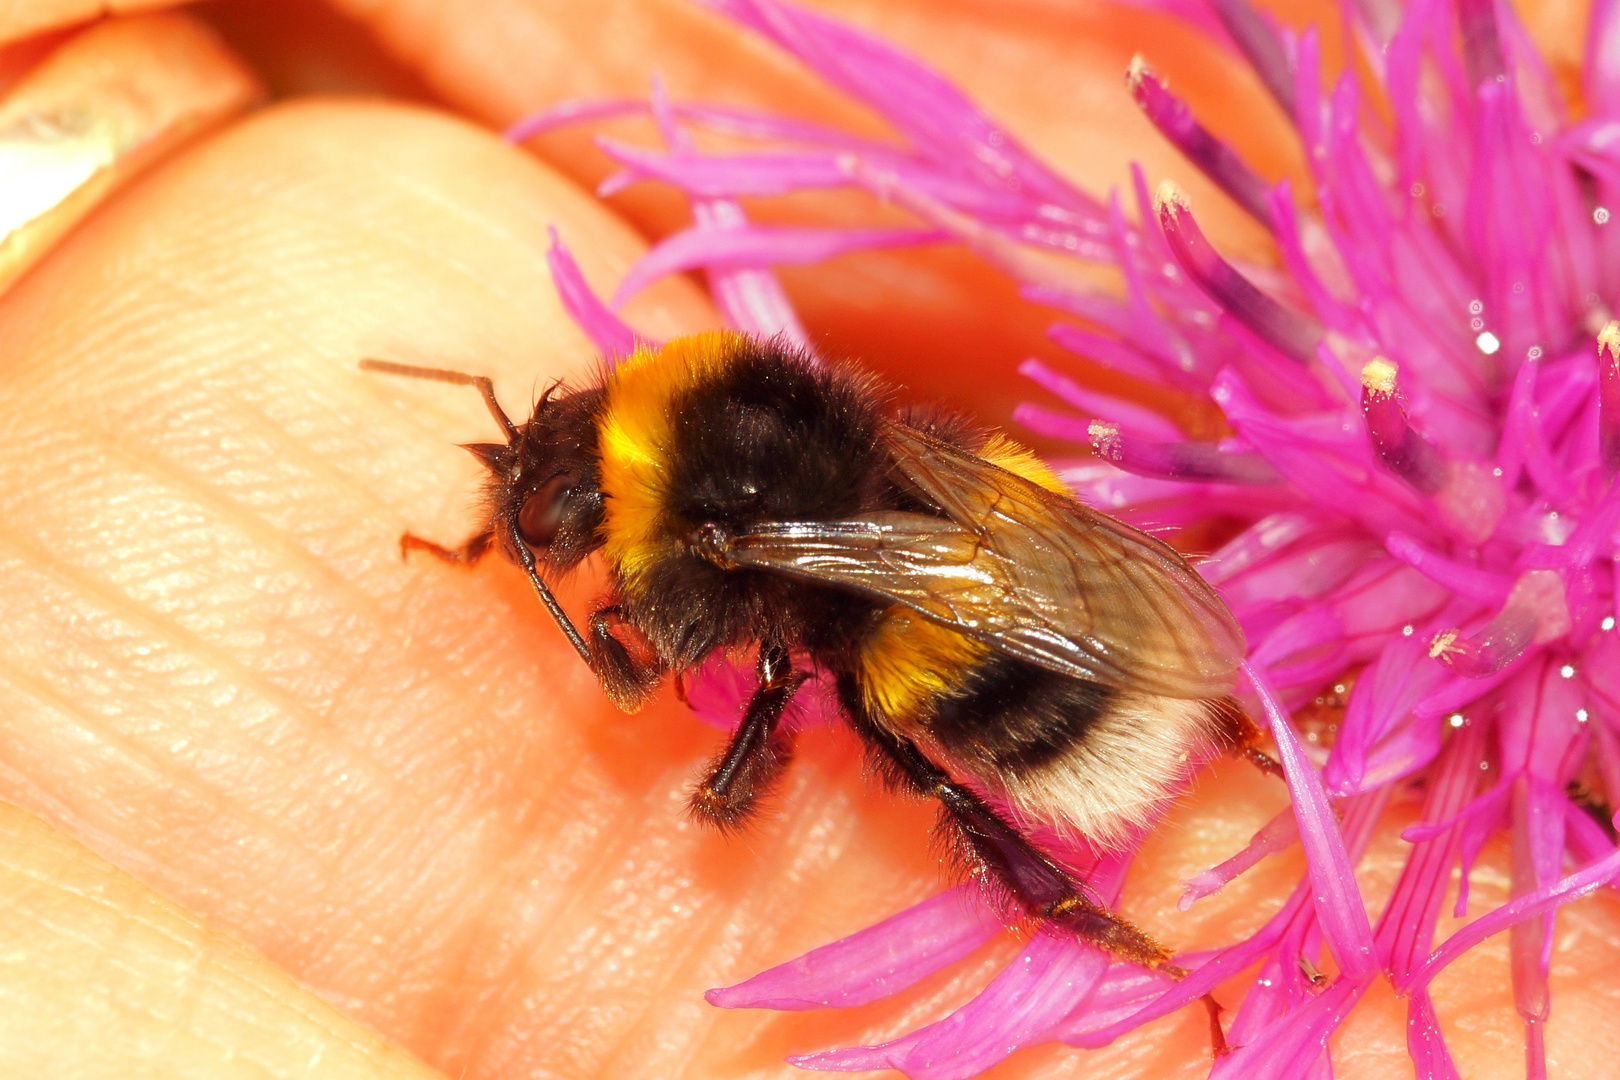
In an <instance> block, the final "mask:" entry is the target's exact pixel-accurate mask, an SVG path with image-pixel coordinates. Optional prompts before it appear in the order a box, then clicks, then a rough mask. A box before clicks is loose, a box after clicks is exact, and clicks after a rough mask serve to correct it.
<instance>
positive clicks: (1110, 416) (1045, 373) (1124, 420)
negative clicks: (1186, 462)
mask: <svg viewBox="0 0 1620 1080" xmlns="http://www.w3.org/2000/svg"><path fill="white" fill-rule="evenodd" d="M1018 374H1020V375H1022V376H1024V377H1025V378H1027V379H1030V380H1031V381H1033V382H1035V383H1036V384H1037V385H1039V386H1042V387H1044V388H1046V389H1047V390H1049V391H1051V392H1052V393H1054V394H1056V395H1057V396H1058V397H1060V398H1062V399H1063V400H1064V401H1066V402H1068V403H1069V404H1070V405H1073V406H1074V407H1075V408H1077V409H1079V410H1081V411H1082V412H1084V413H1085V414H1086V415H1087V416H1090V417H1092V418H1094V419H1097V420H1106V421H1108V422H1109V423H1114V424H1118V425H1119V426H1120V427H1122V428H1125V429H1127V430H1129V431H1131V432H1133V433H1134V434H1136V435H1139V436H1141V437H1144V438H1148V439H1155V440H1157V441H1159V442H1171V441H1173V440H1176V439H1180V438H1182V437H1183V436H1182V432H1181V429H1180V428H1178V427H1176V425H1175V424H1172V423H1171V422H1170V421H1169V420H1166V419H1165V418H1164V417H1163V416H1162V415H1161V414H1159V413H1157V412H1154V411H1153V410H1152V409H1148V408H1144V407H1143V406H1141V405H1137V404H1134V403H1132V402H1129V401H1125V400H1122V399H1121V398H1116V397H1111V396H1109V395H1108V394H1099V393H1098V392H1097V391H1095V390H1088V389H1086V388H1085V387H1084V386H1081V385H1080V384H1079V383H1077V382H1075V381H1074V380H1073V379H1071V378H1069V377H1068V376H1066V375H1064V374H1062V373H1061V372H1058V371H1055V370H1053V369H1052V368H1051V367H1050V366H1049V365H1047V364H1045V363H1043V362H1042V361H1040V360H1035V359H1033V358H1032V359H1029V360H1025V361H1024V362H1023V363H1022V364H1019V365H1018Z"/></svg>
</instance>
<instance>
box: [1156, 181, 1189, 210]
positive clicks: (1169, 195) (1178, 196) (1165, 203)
mask: <svg viewBox="0 0 1620 1080" xmlns="http://www.w3.org/2000/svg"><path fill="white" fill-rule="evenodd" d="M1167 207H1175V209H1177V210H1180V211H1183V212H1187V211H1190V210H1191V209H1192V203H1191V202H1189V201H1188V200H1187V193H1186V192H1185V191H1182V190H1181V189H1180V188H1178V187H1177V186H1176V182H1175V181H1174V180H1166V181H1165V182H1164V183H1162V184H1160V185H1159V189H1158V190H1157V191H1155V192H1154V193H1153V212H1154V213H1155V214H1159V215H1161V216H1162V215H1163V214H1164V212H1165V210H1166V208H1167Z"/></svg>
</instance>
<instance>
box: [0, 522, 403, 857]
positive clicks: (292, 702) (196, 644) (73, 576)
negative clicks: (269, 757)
mask: <svg viewBox="0 0 1620 1080" xmlns="http://www.w3.org/2000/svg"><path fill="white" fill-rule="evenodd" d="M4 541H9V542H10V543H11V545H12V546H13V547H14V548H18V549H21V550H23V551H24V552H25V553H27V552H28V551H29V548H28V546H27V545H25V544H23V543H22V542H21V541H19V540H18V539H17V538H16V537H15V536H7V537H3V540H0V542H4ZM33 565H35V566H43V567H45V568H46V569H47V570H49V569H50V568H51V567H52V563H51V561H50V559H49V557H48V556H46V555H45V554H44V553H42V552H38V553H34V554H33ZM69 565H70V564H65V563H61V562H57V563H56V564H55V569H56V576H57V577H58V578H62V579H64V580H66V581H68V582H70V583H72V584H74V585H75V586H76V587H77V590H78V592H79V593H81V594H83V595H85V596H88V597H90V598H100V599H103V600H105V601H108V602H107V603H106V604H105V605H104V606H105V608H106V609H107V610H108V611H110V612H111V613H112V614H113V615H115V616H116V615H117V614H118V612H119V610H120V609H122V610H123V612H124V615H123V619H124V621H126V622H129V623H134V624H136V625H137V626H140V627H143V628H145V629H146V630H147V631H148V632H149V633H150V634H151V636H153V637H155V638H158V639H160V640H161V639H167V640H168V641H169V642H170V643H171V644H172V645H173V646H174V652H175V653H176V654H177V655H182V656H193V657H196V658H197V659H198V660H199V661H203V660H208V659H209V658H210V657H212V658H213V661H214V662H213V666H212V667H210V668H209V670H214V669H216V668H224V669H225V670H226V672H227V674H229V673H231V672H235V673H237V675H238V679H237V681H236V684H235V685H239V686H243V687H244V688H246V689H253V688H255V687H256V688H257V689H258V691H259V693H260V695H261V696H263V697H264V698H265V699H266V700H267V701H268V702H269V703H271V704H274V705H277V706H278V707H279V708H278V712H279V713H280V714H282V715H290V716H293V717H297V716H300V715H302V714H305V713H306V712H307V710H305V709H304V708H303V707H302V705H301V704H300V702H299V701H298V699H297V698H295V697H292V696H290V695H288V694H286V693H285V692H282V691H279V690H277V688H276V687H274V685H273V684H269V683H266V682H265V681H264V680H263V679H262V678H261V677H260V676H259V673H257V672H254V671H253V670H252V669H251V668H247V667H246V666H244V665H240V664H238V663H237V662H236V661H235V659H234V657H232V656H231V655H230V654H229V653H226V652H224V651H223V650H217V649H214V648H212V647H211V646H210V645H209V643H207V642H206V640H204V639H202V638H200V637H198V636H196V635H192V634H189V633H188V632H186V631H185V630H184V629H183V628H180V627H178V626H177V625H176V624H174V623H173V622H172V621H166V620H162V619H159V618H156V617H153V616H151V615H149V614H147V613H146V611H144V610H143V609H142V608H141V607H140V606H138V605H135V604H131V603H129V602H128V601H127V598H125V597H121V596H119V594H117V593H115V592H113V591H112V590H111V589H110V588H108V587H107V586H105V585H104V584H103V583H100V582H98V581H96V580H95V579H93V578H91V577H89V576H88V575H85V574H83V573H82V572H81V573H70V572H68V571H69ZM0 663H5V661H4V660H3V659H0ZM6 666H7V667H8V668H10V669H11V670H13V671H14V673H15V675H16V677H17V679H18V681H20V682H25V683H28V684H30V685H33V686H35V687H36V688H37V692H38V693H40V694H44V695H46V696H48V697H49V699H50V700H53V701H56V702H58V703H59V704H60V705H61V706H62V708H63V709H64V710H65V711H67V712H69V713H70V714H76V715H78V716H79V717H80V718H81V720H82V721H83V722H84V727H85V729H86V730H87V731H98V732H100V733H101V734H102V736H103V738H105V739H107V740H109V741H110V742H112V743H113V744H115V745H117V746H121V747H123V748H125V749H126V751H128V756H130V757H133V758H134V759H136V760H144V761H145V762H147V764H148V765H149V766H150V768H151V772H152V775H154V776H157V775H165V774H166V773H165V770H163V769H162V768H161V767H160V761H161V759H160V758H158V757H157V756H155V754H154V753H153V752H152V751H150V750H146V749H143V744H142V743H141V742H140V741H138V740H134V739H131V738H129V737H119V736H117V735H116V733H115V731H114V730H113V729H111V728H109V727H108V726H107V724H106V723H105V722H101V723H97V722H95V720H94V719H93V716H95V714H91V713H86V712H84V711H83V710H76V709H75V707H74V702H73V701H72V699H70V698H69V697H67V696H66V695H65V693H64V692H63V691H59V690H56V689H53V688H51V687H49V686H48V685H46V684H44V683H42V682H41V681H40V680H37V679H35V678H33V677H31V676H29V675H28V674H27V673H26V672H25V671H22V670H20V669H18V668H16V667H15V666H14V665H10V664H6ZM204 666H206V665H203V664H199V665H198V667H199V668H201V667H204ZM304 726H305V727H306V728H307V729H309V730H310V731H311V732H326V733H329V730H330V728H329V725H326V724H323V723H321V722H319V721H309V722H307V723H306V724H305V725H304ZM340 745H341V743H340ZM350 748H351V749H352V750H354V751H355V752H357V753H363V751H364V750H365V748H364V747H363V746H361V745H359V744H350ZM360 760H361V761H362V762H366V763H367V764H369V765H370V766H371V767H372V768H373V771H374V772H375V773H376V774H377V775H379V776H382V775H386V774H387V773H388V772H389V771H390V770H389V769H388V768H387V767H386V766H385V765H384V763H383V762H381V761H378V760H375V759H368V758H366V757H361V758H360ZM170 782H171V783H179V784H181V785H183V786H185V787H187V788H189V789H190V790H191V791H192V792H193V793H195V794H198V795H205V794H206V795H209V796H210V797H211V798H210V801H212V802H219V801H220V789H219V788H217V787H215V786H210V785H207V784H199V783H196V782H194V781H192V780H191V779H190V777H189V774H186V773H174V774H173V775H172V776H170ZM401 783H402V781H400V782H396V784H401ZM224 805H226V804H224V803H221V806H224ZM258 820H260V821H261V822H262V824H263V826H264V827H265V828H268V829H270V830H271V831H272V833H273V834H276V835H280V836H282V838H283V839H284V840H287V841H291V840H293V839H294V838H295V834H294V833H292V832H284V831H281V830H278V829H277V828H276V820H275V818H274V817H272V816H269V815H266V816H262V817H261V818H259V819H258ZM285 846H286V847H288V848H289V849H292V850H296V845H293V844H290V843H289V844H287V845H285Z"/></svg>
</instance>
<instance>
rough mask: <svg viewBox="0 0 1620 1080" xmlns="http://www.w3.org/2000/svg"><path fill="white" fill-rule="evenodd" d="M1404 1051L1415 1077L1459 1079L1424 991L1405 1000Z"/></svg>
mask: <svg viewBox="0 0 1620 1080" xmlns="http://www.w3.org/2000/svg"><path fill="white" fill-rule="evenodd" d="M1406 1052H1407V1054H1408V1055H1410V1056H1411V1058H1412V1067H1413V1069H1414V1070H1415V1071H1416V1073H1417V1080H1461V1077H1459V1076H1458V1075H1457V1066H1456V1065H1455V1064H1453V1063H1452V1060H1451V1052H1450V1051H1449V1050H1447V1049H1446V1040H1445V1039H1444V1037H1442V1036H1441V1034H1440V1021H1439V1019H1438V1018H1436V1016H1435V1015H1434V1003H1433V1002H1432V1001H1430V1000H1429V992H1428V991H1427V990H1418V991H1416V992H1415V993H1413V994H1412V995H1411V996H1410V997H1409V998H1408V999H1407V1003H1406Z"/></svg>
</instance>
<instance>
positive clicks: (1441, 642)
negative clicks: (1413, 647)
mask: <svg viewBox="0 0 1620 1080" xmlns="http://www.w3.org/2000/svg"><path fill="white" fill-rule="evenodd" d="M1456 640H1457V631H1455V630H1443V631H1441V632H1440V633H1438V634H1436V635H1434V640H1433V641H1431V642H1429V659H1431V660H1438V659H1440V658H1441V657H1442V656H1444V655H1445V654H1446V653H1448V652H1450V651H1451V646H1452V643H1453V642H1455V641H1456Z"/></svg>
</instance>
